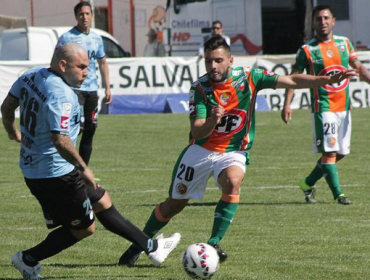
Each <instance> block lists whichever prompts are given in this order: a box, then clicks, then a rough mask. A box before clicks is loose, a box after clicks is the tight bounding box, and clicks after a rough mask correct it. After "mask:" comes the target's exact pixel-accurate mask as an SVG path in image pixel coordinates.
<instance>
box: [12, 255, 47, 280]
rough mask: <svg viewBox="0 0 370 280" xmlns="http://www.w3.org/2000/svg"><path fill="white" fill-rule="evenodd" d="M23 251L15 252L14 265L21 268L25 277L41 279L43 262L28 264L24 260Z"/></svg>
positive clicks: (20, 270)
mask: <svg viewBox="0 0 370 280" xmlns="http://www.w3.org/2000/svg"><path fill="white" fill-rule="evenodd" d="M22 255H23V254H22V251H19V252H17V253H15V254H14V255H13V256H12V265H13V266H14V267H15V268H16V269H18V270H19V272H20V273H21V274H22V276H23V279H41V278H42V277H41V275H40V272H41V264H40V263H37V265H36V266H33V267H32V266H28V265H26V264H25V263H24V262H23V259H22Z"/></svg>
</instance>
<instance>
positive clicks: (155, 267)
mask: <svg viewBox="0 0 370 280" xmlns="http://www.w3.org/2000/svg"><path fill="white" fill-rule="evenodd" d="M48 266H50V267H64V268H71V269H73V268H84V267H121V268H125V269H127V268H130V267H127V266H124V265H122V266H119V265H117V264H115V263H111V264H61V263H49V264H45V265H43V267H48ZM134 268H153V269H162V268H163V267H160V266H159V267H157V266H153V265H145V264H143V265H140V264H139V265H136V264H135V267H134ZM0 280H1V279H0Z"/></svg>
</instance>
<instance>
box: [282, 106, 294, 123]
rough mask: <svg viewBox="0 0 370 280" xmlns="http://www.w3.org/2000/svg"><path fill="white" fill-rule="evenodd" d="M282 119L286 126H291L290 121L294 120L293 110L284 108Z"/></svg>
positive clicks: (288, 107) (287, 107)
mask: <svg viewBox="0 0 370 280" xmlns="http://www.w3.org/2000/svg"><path fill="white" fill-rule="evenodd" d="M281 119H282V120H283V122H285V123H286V124H289V121H290V120H291V119H292V108H291V107H290V106H284V107H283V110H281Z"/></svg>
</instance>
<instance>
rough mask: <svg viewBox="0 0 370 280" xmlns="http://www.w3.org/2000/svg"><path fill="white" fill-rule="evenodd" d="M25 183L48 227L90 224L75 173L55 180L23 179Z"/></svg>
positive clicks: (85, 199)
mask: <svg viewBox="0 0 370 280" xmlns="http://www.w3.org/2000/svg"><path fill="white" fill-rule="evenodd" d="M25 181H26V184H27V186H28V188H29V189H30V191H31V193H32V194H33V195H34V196H35V197H36V198H37V200H38V201H39V203H40V204H41V207H42V211H43V213H44V217H45V221H46V225H47V227H48V228H54V227H57V226H60V225H63V226H66V227H68V228H71V229H86V228H88V227H89V226H90V225H91V224H92V223H93V222H94V213H93V211H92V206H91V202H90V199H89V197H88V195H87V192H86V188H85V184H84V181H83V180H82V178H81V177H80V175H79V173H78V172H77V171H76V170H74V171H72V172H71V173H69V174H67V175H64V176H61V177H57V178H45V179H28V178H25ZM103 194H104V193H103Z"/></svg>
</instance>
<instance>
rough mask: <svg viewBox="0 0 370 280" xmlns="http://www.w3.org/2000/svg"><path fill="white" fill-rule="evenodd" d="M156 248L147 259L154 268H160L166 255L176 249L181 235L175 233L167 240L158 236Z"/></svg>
mask: <svg viewBox="0 0 370 280" xmlns="http://www.w3.org/2000/svg"><path fill="white" fill-rule="evenodd" d="M156 239H157V241H158V248H157V250H155V251H154V252H152V253H150V254H149V255H148V257H149V259H150V260H151V261H152V263H153V264H154V265H155V266H160V265H161V264H162V263H163V262H164V261H165V259H166V258H167V257H168V255H169V254H170V253H171V252H172V251H173V249H175V248H176V246H177V244H179V242H180V239H181V234H180V233H178V232H176V233H174V234H173V235H171V236H170V237H168V238H164V237H163V235H162V234H161V235H159V236H158V237H157V238H156Z"/></svg>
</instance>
